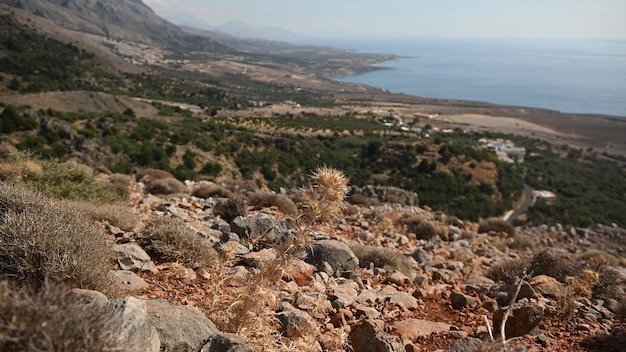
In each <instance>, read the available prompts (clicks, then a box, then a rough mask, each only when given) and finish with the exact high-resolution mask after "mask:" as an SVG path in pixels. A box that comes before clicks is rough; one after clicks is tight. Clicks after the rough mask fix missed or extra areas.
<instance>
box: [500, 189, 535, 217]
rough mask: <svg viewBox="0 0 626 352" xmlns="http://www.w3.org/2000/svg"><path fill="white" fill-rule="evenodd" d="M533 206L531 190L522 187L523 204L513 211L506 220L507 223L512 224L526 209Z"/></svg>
mask: <svg viewBox="0 0 626 352" xmlns="http://www.w3.org/2000/svg"><path fill="white" fill-rule="evenodd" d="M532 204H533V189H532V188H531V187H530V186H529V185H526V184H525V185H524V203H522V205H520V206H519V208H517V209H515V211H514V212H513V213H512V214H511V215H509V218H508V219H506V221H508V222H513V221H515V219H517V218H518V217H519V216H520V215H522V214H524V213H525V212H526V210H528V207H530V206H531V205H532Z"/></svg>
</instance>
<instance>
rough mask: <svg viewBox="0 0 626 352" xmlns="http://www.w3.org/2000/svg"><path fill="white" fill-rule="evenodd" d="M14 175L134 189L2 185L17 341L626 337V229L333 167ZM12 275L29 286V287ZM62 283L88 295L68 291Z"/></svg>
mask: <svg viewBox="0 0 626 352" xmlns="http://www.w3.org/2000/svg"><path fill="white" fill-rule="evenodd" d="M14 160H16V159H14ZM0 170H1V171H2V173H3V178H4V179H5V180H6V179H7V178H8V177H13V180H15V181H19V180H21V181H19V183H22V184H25V185H30V187H31V188H32V187H35V188H38V189H40V190H42V191H44V192H47V194H51V195H55V196H57V197H58V196H60V195H62V194H61V193H58V192H59V189H77V188H79V187H78V186H77V185H78V184H77V183H76V184H74V185H73V186H71V187H69V186H67V187H66V186H63V185H62V184H59V186H57V187H46V186H45V185H44V184H43V183H40V181H41V180H43V179H50V178H51V176H49V175H50V174H54V173H58V172H61V170H63V172H66V173H69V174H72V175H77V174H82V175H83V177H82V178H80V177H72V178H71V179H74V180H82V181H77V182H82V183H81V185H82V186H80V187H82V188H80V189H83V192H82V193H81V194H93V195H94V196H95V197H98V195H103V194H107V192H109V191H106V190H105V189H101V190H100V191H98V192H96V193H95V194H94V193H90V192H86V191H85V190H84V189H85V185H89V186H88V188H89V189H93V188H94V187H105V188H106V189H109V190H111V189H115V190H116V191H117V193H118V194H122V195H124V197H125V198H126V199H127V201H126V204H125V205H121V204H118V205H97V204H95V203H92V202H84V201H83V202H76V201H71V202H69V203H68V201H67V200H66V201H63V202H64V203H59V202H60V201H58V200H52V199H49V198H47V197H44V196H42V195H39V194H37V193H33V192H32V191H30V190H27V189H25V188H23V186H16V185H12V184H11V183H10V182H8V181H7V182H6V183H4V184H3V185H1V186H0V204H2V219H1V220H2V222H1V224H0V226H1V227H2V231H0V233H1V236H0V245H1V247H2V248H3V251H2V252H1V254H0V268H2V270H3V274H5V275H7V274H8V275H9V276H8V277H7V279H9V281H7V282H5V283H4V284H3V285H2V286H0V292H2V297H3V300H0V304H2V306H3V307H5V308H8V309H0V312H2V313H0V321H1V322H2V326H3V327H8V329H6V331H5V332H4V333H3V334H0V336H1V337H0V346H2V350H4V351H17V350H20V351H23V350H33V349H29V347H28V346H34V345H38V346H45V347H46V348H45V349H46V350H61V349H59V348H58V347H55V346H61V345H62V343H69V341H70V340H71V341H72V342H71V343H73V344H74V345H73V346H74V347H76V346H77V350H78V349H81V348H83V349H82V350H94V349H91V347H93V346H97V347H98V348H97V349H95V350H102V349H105V348H112V349H115V348H120V349H121V350H124V351H146V350H148V351H159V350H160V351H173V350H176V351H262V350H265V351H356V352H360V351H385V352H387V351H390V352H391V351H581V350H582V351H621V350H623V349H622V348H623V343H624V341H625V339H626V335H625V329H624V328H625V326H624V313H625V308H624V302H623V296H624V291H623V290H624V278H625V266H626V262H625V261H624V251H625V250H626V249H625V248H624V246H623V237H624V235H626V231H625V230H624V229H620V228H616V227H607V226H602V225H597V226H594V227H591V228H571V227H563V226H561V225H558V224H556V225H553V226H548V225H546V226H540V227H535V228H513V227H512V226H510V225H508V224H506V223H503V222H501V221H495V220H492V221H486V222H482V223H473V222H469V221H464V220H462V219H458V218H455V217H450V216H447V215H446V214H443V213H440V212H432V211H430V210H428V209H424V208H420V207H418V206H399V205H391V204H382V205H378V206H370V207H363V206H356V205H350V204H347V203H345V202H344V201H343V197H344V196H345V195H346V192H347V190H348V188H347V179H345V178H344V176H343V175H342V174H341V173H339V172H336V171H335V170H333V169H327V168H322V169H318V170H317V172H316V173H314V174H313V175H312V177H311V179H310V180H309V184H308V185H307V186H306V187H304V188H303V189H298V190H292V191H290V192H288V193H287V194H271V193H268V192H267V191H264V190H262V189H258V188H256V187H255V185H254V184H250V183H239V184H230V185H216V184H214V183H210V182H199V183H194V182H187V183H186V184H183V183H180V182H178V181H176V180H175V179H173V178H172V176H171V174H168V173H166V172H163V171H159V170H144V171H142V172H140V173H138V174H136V175H135V176H134V177H133V178H131V177H129V176H125V175H120V174H112V175H107V174H100V175H99V176H98V179H99V180H100V181H98V182H97V183H89V182H86V180H87V179H90V177H88V176H87V175H86V174H84V172H86V171H87V170H86V169H82V168H81V167H78V166H77V165H75V164H63V165H61V167H57V168H55V167H54V165H51V164H41V165H40V164H38V163H36V162H35V163H34V162H32V161H13V162H11V163H8V164H6V163H5V164H3V165H2V168H0ZM55 170H56V171H55ZM81 170H82V171H81ZM10 171H14V172H10ZM16 171H19V172H16ZM81 172H82V173H81ZM45 175H48V176H45ZM26 176H28V177H26ZM64 179H70V178H69V177H65V178H64ZM72 182H74V181H71V182H70V183H72ZM106 185H108V186H106ZM110 187H114V188H110ZM370 193H376V192H370ZM379 193H381V192H379ZM64 194H65V193H64ZM68 194H75V193H67V194H65V195H64V198H68V197H69V196H68ZM81 197H82V198H84V197H85V196H81ZM81 197H79V198H81ZM69 198H76V197H69ZM61 221H65V223H66V224H65V226H64V228H63V229H59V230H58V231H52V229H53V228H55V226H57V225H59V224H60V223H61ZM25 229H29V230H27V231H25ZM39 232H41V233H46V232H47V233H49V234H50V235H49V236H40V237H37V236H36V234H37V233H39ZM33 233H34V234H35V236H31V234H33ZM45 238H57V239H59V240H58V241H50V240H45V241H44V242H45V243H41V241H42V240H44V239H45ZM61 239H63V240H61ZM24 241H26V243H29V244H28V245H25V244H24ZM29 241H30V242H29ZM68 241H70V242H68ZM70 243H73V244H74V246H72V247H71V248H76V251H71V252H68V251H67V249H66V248H64V246H65V245H69V244H70ZM105 247H106V248H108V249H107V250H104V248H105ZM68 248H69V247H68ZM33 250H35V251H33ZM34 253H37V255H34ZM109 253H110V255H109ZM18 257H19V258H22V259H21V260H19V261H16V260H15V259H16V258H18ZM107 258H108V259H107ZM109 260H111V261H109ZM68 263H69V265H68ZM72 263H73V264H72ZM98 273H99V274H98ZM102 273H104V274H105V276H100V275H103V274H102ZM107 275H110V277H112V278H113V281H112V282H109V281H107V279H106V276H107ZM15 278H17V279H19V280H20V281H21V283H22V285H24V286H26V287H30V288H31V291H23V293H22V294H21V295H19V294H17V293H16V291H17V290H19V288H16V287H15V286H14V285H12V284H11V282H12V281H11V280H13V279H15ZM95 278H100V279H98V280H94V279H95ZM55 280H56V281H60V282H64V283H65V285H69V287H70V288H81V290H77V289H74V290H73V291H72V292H73V295H70V296H68V295H67V294H66V293H65V292H66V291H65V288H64V286H57V285H55V284H53V282H56V281H55ZM33 287H34V288H36V289H35V290H34V291H32V289H33ZM85 289H87V290H85ZM33 292H34V293H33ZM103 293H105V294H106V295H104V294H103ZM620 300H622V301H620ZM51 302H53V303H56V305H54V306H55V307H56V306H62V307H64V309H65V311H64V314H63V315H59V314H58V313H55V312H56V311H55V310H52V309H51V307H52V305H50V303H51ZM87 302H88V303H87ZM32 312H39V314H38V315H34V317H35V318H34V319H30V318H28V317H29V316H30V315H29V314H27V313H32ZM86 316H91V317H92V318H91V319H85V317H86ZM93 317H97V318H96V319H94V318H93ZM42 321H45V322H46V323H47V324H42V323H41V322H42ZM502 325H504V326H505V328H504V329H500V326H502ZM51 327H53V328H52V329H51ZM77 327H80V329H77ZM53 332H54V333H53ZM96 332H98V333H96ZM491 335H493V337H492V336H491ZM44 336H53V338H52V339H47V340H46V339H44V338H43V337H44ZM81 343H86V344H87V346H88V347H81ZM29 344H30V345H29ZM46 344H47V345H46ZM82 346H84V345H82Z"/></svg>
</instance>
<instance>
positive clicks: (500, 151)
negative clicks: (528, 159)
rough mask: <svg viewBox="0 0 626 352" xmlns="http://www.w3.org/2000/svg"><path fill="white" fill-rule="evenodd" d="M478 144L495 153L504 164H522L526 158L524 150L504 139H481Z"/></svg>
mask: <svg viewBox="0 0 626 352" xmlns="http://www.w3.org/2000/svg"><path fill="white" fill-rule="evenodd" d="M478 142H479V143H480V144H481V145H483V146H485V147H486V148H489V149H492V150H494V151H495V153H496V156H497V157H498V159H499V160H501V161H504V162H506V163H514V162H515V161H517V162H518V163H523V162H524V157H525V156H526V148H523V147H518V146H516V145H515V144H514V143H513V142H511V141H509V140H505V139H487V138H481V139H479V140H478Z"/></svg>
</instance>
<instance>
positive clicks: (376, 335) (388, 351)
mask: <svg viewBox="0 0 626 352" xmlns="http://www.w3.org/2000/svg"><path fill="white" fill-rule="evenodd" d="M350 341H351V345H352V346H351V347H352V350H353V351H354V352H405V351H406V349H405V348H404V345H403V344H402V341H400V339H399V338H398V337H396V336H392V335H389V334H387V333H385V332H384V331H383V330H382V329H381V328H380V327H379V326H378V325H376V323H375V322H373V321H371V320H364V321H363V322H362V323H361V324H359V325H357V326H356V327H354V328H353V329H352V331H351V332H350Z"/></svg>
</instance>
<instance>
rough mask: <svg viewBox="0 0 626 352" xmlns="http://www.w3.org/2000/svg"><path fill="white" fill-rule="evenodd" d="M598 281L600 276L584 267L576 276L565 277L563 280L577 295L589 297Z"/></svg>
mask: <svg viewBox="0 0 626 352" xmlns="http://www.w3.org/2000/svg"><path fill="white" fill-rule="evenodd" d="M598 281H600V276H599V275H598V273H597V272H595V271H593V270H590V269H584V270H583V271H581V272H580V273H578V275H576V276H568V277H566V278H565V282H566V283H567V284H568V285H569V286H570V287H572V288H573V289H574V291H575V292H576V294H577V295H580V296H583V297H587V298H591V296H592V295H593V288H594V286H595V285H596V284H597V283H598Z"/></svg>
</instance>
